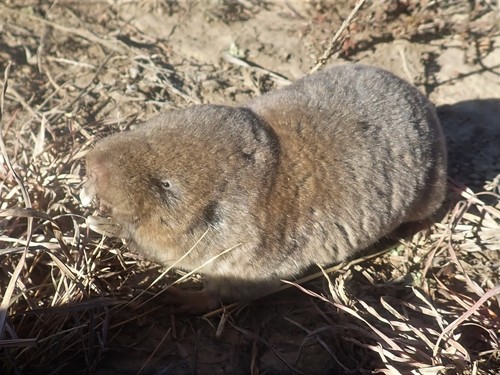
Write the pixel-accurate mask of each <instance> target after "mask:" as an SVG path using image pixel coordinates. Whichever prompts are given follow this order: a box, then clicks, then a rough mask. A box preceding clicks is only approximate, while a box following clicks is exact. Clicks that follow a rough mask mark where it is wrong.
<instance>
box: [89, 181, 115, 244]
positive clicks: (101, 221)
mask: <svg viewBox="0 0 500 375" xmlns="http://www.w3.org/2000/svg"><path fill="white" fill-rule="evenodd" d="M80 201H81V203H82V205H83V206H84V207H89V206H91V205H92V202H96V203H97V205H96V206H97V214H98V215H92V216H89V217H87V225H88V227H89V228H90V229H92V230H93V231H94V232H97V233H100V234H103V235H105V236H108V237H119V236H120V234H121V232H122V227H121V226H120V225H119V224H117V223H116V222H115V221H114V220H113V219H112V218H111V217H110V216H111V206H110V205H109V204H108V203H107V202H105V201H104V200H102V199H99V197H97V194H96V189H95V186H94V184H92V183H91V182H90V181H87V182H86V183H85V184H84V185H83V187H82V190H81V191H80Z"/></svg>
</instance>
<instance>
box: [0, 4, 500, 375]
mask: <svg viewBox="0 0 500 375" xmlns="http://www.w3.org/2000/svg"><path fill="white" fill-rule="evenodd" d="M354 5H355V2H354V1H304V2H299V1H297V2H293V1H289V2H266V1H259V0H254V1H250V0H242V1H208V0H205V1H200V2H194V1H192V2H187V1H186V2H184V1H153V0H151V1H146V0H142V1H131V2H128V1H80V2H77V1H69V0H61V1H54V2H48V1H39V2H34V1H28V0H26V1H24V0H23V1H8V0H7V1H4V2H2V3H0V71H1V72H2V76H3V75H4V74H3V73H5V72H6V69H7V67H8V62H9V61H13V65H12V66H11V67H10V71H9V72H8V73H9V74H8V84H9V86H8V88H7V89H6V91H5V100H4V103H3V105H2V109H3V116H2V129H1V130H2V132H1V134H2V139H3V142H4V143H5V147H3V149H2V154H1V155H0V157H1V159H0V160H1V161H2V162H1V163H0V176H1V181H0V196H1V207H0V208H1V209H2V211H1V212H0V215H1V217H2V218H3V219H2V220H1V221H0V259H1V262H0V294H1V295H2V296H3V299H2V304H1V305H0V309H1V310H0V329H2V332H3V334H2V336H1V340H0V350H1V354H0V359H1V361H2V363H1V366H2V367H1V369H2V370H1V371H2V373H6V374H9V373H13V374H16V373H19V374H21V373H25V374H46V373H62V374H65V373H87V372H90V373H97V374H107V373H113V374H114V373H124V374H129V373H130V374H135V373H143V374H163V373H168V374H170V373H172V374H193V373H198V374H223V373H230V374H240V373H241V374H246V373H252V374H274V373H285V374H287V373H305V374H327V373H328V374H343V373H355V374H356V373H371V372H382V373H388V374H398V373H401V374H409V373H414V374H420V373H426V374H427V373H428V374H435V373H449V374H457V373H464V374H476V373H477V374H497V373H498V372H499V371H500V349H499V343H500V338H499V332H500V318H499V316H500V308H499V304H500V301H499V296H498V293H499V292H500V288H499V283H500V275H499V268H500V260H499V259H500V257H499V251H500V212H499V209H500V203H499V194H500V191H499V183H500V34H499V30H498V23H499V19H500V18H499V10H498V6H499V5H498V3H497V2H494V1H475V2H470V1H450V2H434V1H421V2H418V1H411V0H409V1H379V2H370V1H367V2H366V3H365V4H364V5H363V7H362V8H361V10H359V11H358V12H357V13H356V15H355V19H354V20H353V22H352V23H351V24H350V25H349V28H348V30H347V31H346V33H344V34H342V37H341V38H340V39H339V40H338V41H337V42H336V43H335V44H334V47H335V48H334V52H335V53H334V55H333V57H331V58H330V60H329V63H338V62H345V61H354V62H363V63H369V64H374V65H378V66H381V67H384V68H387V69H389V70H391V71H393V72H394V73H396V74H398V75H400V76H401V77H403V78H405V79H407V80H409V81H411V82H413V83H414V84H415V85H417V86H418V87H419V88H420V89H421V90H422V91H423V92H425V93H426V94H427V95H428V96H429V97H430V98H431V100H432V101H433V102H434V103H435V104H436V106H437V109H438V114H439V116H440V120H441V122H442V124H443V127H444V130H445V133H446V137H447V141H448V147H449V161H450V165H449V170H450V185H449V186H450V189H449V194H448V199H447V202H446V204H445V205H444V207H443V209H442V212H441V213H440V215H438V216H437V217H436V218H435V219H436V223H435V224H434V225H432V226H431V227H429V228H427V229H426V230H425V231H423V232H419V233H416V234H408V235H406V236H404V237H403V239H401V240H400V241H398V242H397V243H396V244H395V245H394V244H393V243H390V241H388V243H387V244H386V243H381V244H380V246H378V248H377V249H374V250H373V251H374V252H375V253H376V252H377V251H380V250H383V249H385V248H386V247H389V250H388V251H385V252H382V253H381V254H378V255H370V253H368V254H367V255H366V256H364V257H361V258H360V259H358V260H353V262H351V263H346V264H342V265H339V266H338V267H336V268H335V269H334V270H331V272H330V273H329V278H326V277H324V276H322V275H321V276H320V277H318V278H316V279H315V280H314V281H312V282H309V283H306V284H305V285H304V288H305V289H300V288H299V287H298V286H297V285H296V286H293V287H292V288H290V289H288V290H287V291H284V292H280V293H277V294H274V295H272V296H270V297H268V298H265V299H263V300H260V301H256V302H255V303H253V304H251V305H249V306H236V307H234V308H232V309H228V310H227V311H225V312H215V313H213V314H211V315H210V316H208V317H203V318H192V317H182V316H173V315H171V314H170V313H169V310H168V309H167V308H166V307H165V306H164V305H163V304H162V302H161V294H159V292H160V291H161V290H162V289H164V288H166V287H167V286H168V285H169V284H170V283H171V282H172V281H173V280H177V279H179V277H181V276H182V275H183V274H182V272H181V271H170V272H169V273H168V274H167V275H166V276H164V277H161V278H160V279H159V280H158V281H157V282H154V281H155V280H156V279H157V278H158V277H159V276H160V275H162V272H163V271H164V270H163V269H161V268H160V267H158V266H157V265H154V264H151V263H148V262H147V261H146V260H142V259H138V258H137V256H135V255H134V254H130V253H128V251H127V249H126V247H125V246H124V245H123V244H122V243H120V242H116V241H115V242H113V241H110V240H108V239H102V238H100V237H99V236H98V235H97V234H95V233H93V232H89V231H88V229H87V228H86V225H85V218H84V216H86V215H88V214H90V213H91V212H90V211H88V210H85V209H83V208H82V207H81V205H80V203H79V201H78V198H77V197H78V192H79V189H80V186H81V183H82V174H83V173H82V167H83V165H82V158H83V156H84V155H85V152H86V151H87V150H88V149H89V148H90V147H91V145H92V144H93V142H94V141H95V140H96V139H99V138H101V137H103V136H105V135H107V134H109V133H111V132H116V131H120V130H123V129H126V128H128V127H130V126H131V125H132V124H133V123H134V121H135V120H141V119H147V118H148V117H150V116H151V115H152V114H153V113H156V112H158V111H161V110H171V109H175V108H182V107H186V106H188V105H192V104H196V103H225V104H238V103H242V102H244V101H246V100H248V99H249V98H250V97H253V96H255V95H259V94H261V93H263V92H266V91H269V90H271V89H273V88H276V87H280V86H282V85H285V84H287V82H288V81H290V80H293V79H296V78H298V77H301V76H303V75H304V74H307V73H308V72H309V71H310V70H311V68H312V67H313V66H314V65H315V64H316V62H317V61H318V60H319V59H320V57H321V56H322V54H323V53H324V51H325V50H326V49H327V48H328V47H329V45H330V40H331V38H332V36H333V35H334V34H335V32H336V31H337V30H338V29H339V27H340V26H341V24H342V22H343V20H345V19H346V18H347V17H348V15H349V14H350V12H351V10H352V9H353V7H354ZM3 87H4V89H5V87H6V86H5V84H4V85H3ZM9 164H10V165H9ZM328 280H330V281H328ZM184 284H185V285H186V286H188V287H189V286H192V285H194V286H195V287H196V286H199V285H200V281H199V277H198V276H191V277H190V278H189V279H188V280H187V281H186V282H184ZM495 295H496V297H495Z"/></svg>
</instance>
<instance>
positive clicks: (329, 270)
mask: <svg viewBox="0 0 500 375" xmlns="http://www.w3.org/2000/svg"><path fill="white" fill-rule="evenodd" d="M392 249H394V246H390V247H388V248H386V249H384V250H382V251H379V252H378V253H375V254H370V255H367V256H364V257H361V258H357V259H354V260H352V261H350V262H348V263H345V262H343V263H340V264H337V265H335V266H333V267H330V268H327V269H326V270H323V269H322V270H321V271H319V272H316V273H313V274H312V275H309V276H305V277H302V278H300V279H298V280H297V281H295V282H294V283H293V284H292V283H290V282H289V281H287V280H281V281H282V282H284V283H285V285H281V286H280V287H278V288H276V289H273V290H271V291H269V293H266V294H264V295H262V296H260V297H259V298H264V297H268V296H270V295H273V294H276V293H279V292H281V291H283V290H286V289H289V288H291V287H293V286H295V284H299V285H300V284H304V283H307V282H309V281H312V280H315V279H318V278H320V277H321V276H324V275H325V273H326V274H330V273H333V272H335V271H338V270H340V269H347V268H349V267H352V266H353V265H355V264H359V263H362V262H364V261H366V260H368V259H372V258H376V257H378V256H380V255H382V254H384V253H386V252H388V251H390V250H392ZM240 305H241V304H240V303H239V302H235V303H232V304H230V305H227V306H224V307H221V308H220V309H217V310H214V311H211V312H209V313H207V314H205V315H203V317H205V318H210V317H212V316H215V315H218V314H220V313H223V312H224V313H225V312H228V311H230V310H233V309H234V308H236V307H238V306H240Z"/></svg>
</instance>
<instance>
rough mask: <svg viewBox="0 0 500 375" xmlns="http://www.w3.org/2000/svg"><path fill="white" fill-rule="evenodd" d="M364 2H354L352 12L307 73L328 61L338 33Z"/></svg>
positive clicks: (342, 30)
mask: <svg viewBox="0 0 500 375" xmlns="http://www.w3.org/2000/svg"><path fill="white" fill-rule="evenodd" d="M364 3H365V0H359V1H358V2H357V3H356V6H355V7H354V9H353V10H352V12H351V13H350V14H349V16H348V17H347V18H346V19H345V21H344V22H343V23H342V25H341V26H340V29H338V30H337V32H336V33H335V35H334V36H333V38H332V40H331V41H330V44H329V46H328V48H327V49H326V51H325V52H323V55H322V56H321V57H320V59H319V60H318V62H317V63H316V65H315V66H314V68H312V69H311V71H310V72H309V74H312V73H314V72H315V71H317V70H318V69H319V68H321V67H322V66H324V65H325V64H326V62H327V61H328V59H329V58H330V57H332V55H333V53H334V52H333V48H334V47H335V44H336V43H337V40H338V39H339V38H340V35H342V33H343V32H344V31H345V29H347V27H348V26H349V25H350V24H351V22H352V20H353V19H354V16H355V15H356V13H357V12H358V10H359V9H360V8H361V7H362V6H363V4H364Z"/></svg>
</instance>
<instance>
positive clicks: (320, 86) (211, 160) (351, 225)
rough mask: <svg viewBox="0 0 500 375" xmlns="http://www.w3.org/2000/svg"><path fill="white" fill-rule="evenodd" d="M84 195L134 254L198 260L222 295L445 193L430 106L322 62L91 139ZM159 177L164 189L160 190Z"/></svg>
mask: <svg viewBox="0 0 500 375" xmlns="http://www.w3.org/2000/svg"><path fill="white" fill-rule="evenodd" d="M87 171H88V182H87V183H86V185H85V187H84V191H83V193H84V195H85V196H86V197H88V196H89V195H90V196H93V195H94V193H95V194H96V195H97V197H98V198H99V199H100V201H101V204H102V205H104V206H106V207H108V208H109V209H110V212H111V217H112V219H113V221H114V222H116V223H117V224H119V225H120V227H121V233H120V234H119V235H120V236H122V237H125V238H128V239H129V240H131V242H132V243H133V244H134V247H135V248H136V249H137V251H139V252H140V253H142V254H143V255H144V256H145V257H147V258H150V259H153V260H155V261H157V262H160V263H163V264H172V263H174V262H176V261H177V260H178V259H179V258H181V257H182V256H183V255H184V254H185V253H186V251H187V250H188V249H190V248H191V247H192V246H193V244H194V243H195V242H196V241H197V240H198V239H199V238H200V237H201V236H202V235H203V234H204V233H205V232H206V231H207V230H208V232H207V234H206V236H205V237H204V238H203V240H202V241H201V242H200V243H199V244H198V245H197V247H196V248H195V249H194V250H193V251H192V252H191V253H190V255H189V256H187V257H186V258H185V259H184V260H183V261H182V262H181V263H180V264H178V266H179V267H182V268H186V269H188V270H191V269H194V268H196V267H198V266H200V265H201V264H203V263H204V262H206V261H208V260H209V259H210V258H212V257H214V256H216V255H217V254H219V253H220V252H222V251H224V250H226V249H228V248H231V247H234V246H237V247H236V248H235V249H234V250H232V251H231V252H229V253H228V254H226V255H224V256H222V257H220V258H218V259H216V260H215V261H213V262H212V263H210V264H209V265H207V266H206V267H205V268H203V269H202V270H201V272H202V273H204V274H205V275H206V277H207V280H208V284H207V288H208V290H210V291H212V292H215V293H219V294H220V296H221V297H222V298H223V299H226V300H237V299H245V298H251V297H254V296H257V295H259V294H260V293H261V292H262V290H263V289H264V288H267V287H268V286H269V285H270V284H272V283H277V282H278V280H279V279H281V278H285V279H290V278H294V277H296V276H297V275H299V274H300V273H301V272H303V271H304V270H305V269H306V268H307V267H309V266H310V265H312V264H316V263H319V264H324V265H326V264H330V263H334V262H338V261H341V260H343V259H345V258H346V257H349V256H352V255H354V254H356V252H358V251H359V250H362V249H364V248H366V247H368V246H370V245H372V244H373V243H374V242H376V241H377V240H378V239H380V238H381V237H383V236H385V235H387V234H388V233H390V232H391V231H393V230H394V229H395V228H396V227H398V226H399V225H400V224H402V223H405V222H409V221H415V220H421V219H423V218H425V217H427V216H428V215H430V214H431V213H433V212H434V211H435V210H436V209H437V208H438V207H439V205H440V203H441V201H442V199H443V196H444V192H445V177H446V152H445V146H444V141H443V135H442V133H441V129H440V125H439V122H438V120H437V118H436V115H435V112H434V109H433V106H432V105H431V104H430V102H429V101H428V100H427V99H426V98H425V97H424V96H423V95H422V94H420V93H419V92H418V91H417V90H416V89H415V88H414V87H413V86H411V85H410V84H408V83H407V82H405V81H403V80H401V79H399V78H397V77H396V76H394V75H392V74H390V73H388V72H386V71H384V70H381V69H377V68H374V67H369V66H363V65H344V66H336V67H331V68H328V69H325V70H324V71H322V72H319V73H316V74H313V75H311V76H308V77H305V78H303V79H301V80H299V81H297V82H296V83H294V84H292V85H290V86H288V87H286V88H284V89H281V90H277V91H274V92H271V93H269V94H267V95H264V96H262V97H258V98H256V99H254V100H252V101H251V102H250V103H248V104H247V105H246V106H245V107H239V108H234V107H226V106H215V105H200V106H194V107H190V108H187V109H184V110H178V111H173V112H169V113H163V114H160V115H158V116H156V117H155V118H153V119H151V120H150V121H148V122H147V123H145V124H143V125H142V126H140V127H139V128H138V129H136V130H134V131H130V132H124V133H120V134H116V135H113V136H111V137H108V138H106V139H104V140H103V141H101V142H99V143H98V144H97V145H96V147H95V149H94V150H92V151H91V152H90V153H89V154H88V156H87ZM162 183H166V184H167V185H170V186H165V185H163V184H162Z"/></svg>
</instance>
